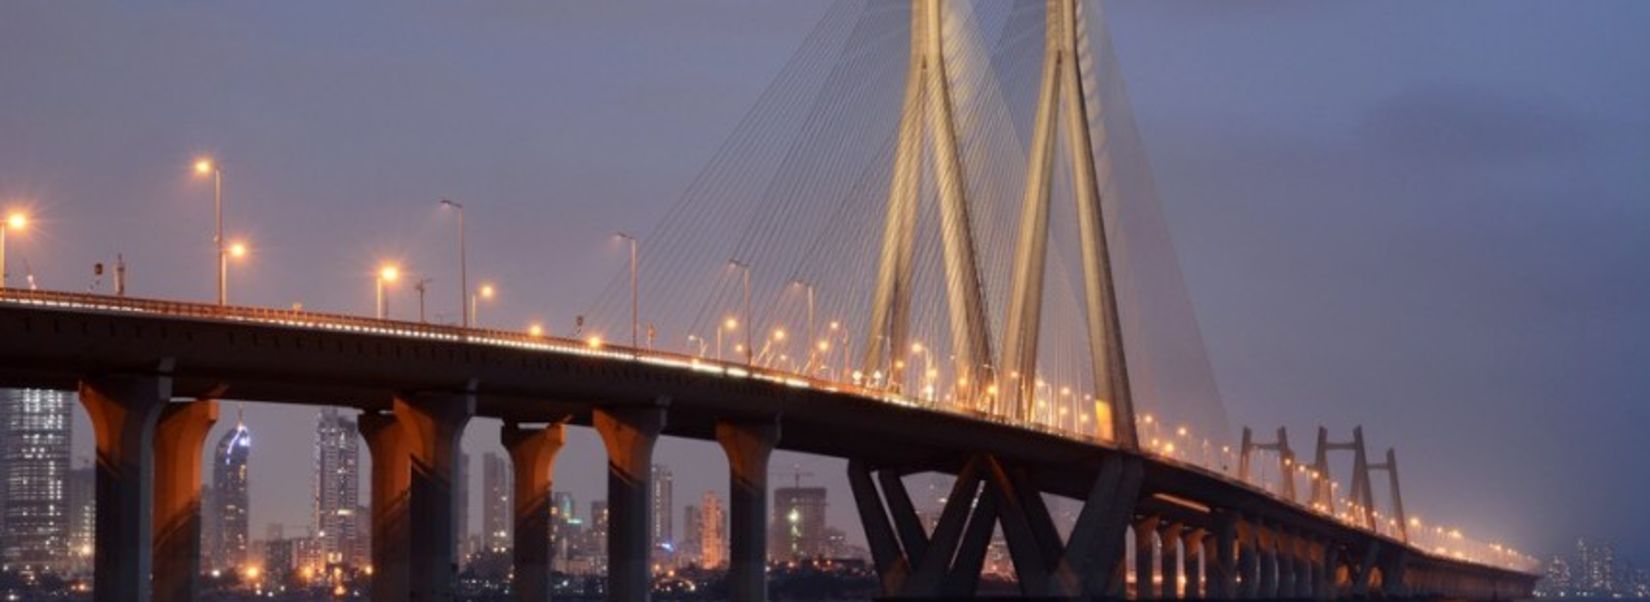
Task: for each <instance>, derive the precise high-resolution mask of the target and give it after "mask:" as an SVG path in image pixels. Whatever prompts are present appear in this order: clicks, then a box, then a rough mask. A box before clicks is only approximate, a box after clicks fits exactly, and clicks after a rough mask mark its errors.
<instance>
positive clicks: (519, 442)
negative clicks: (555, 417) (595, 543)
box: [499, 422, 567, 602]
mask: <svg viewBox="0 0 1650 602" xmlns="http://www.w3.org/2000/svg"><path fill="white" fill-rule="evenodd" d="M566 437H567V427H566V426H565V425H562V424H559V423H557V424H551V425H548V426H542V427H524V426H522V425H520V424H518V423H514V422H511V423H506V424H505V425H504V428H503V429H501V430H500V431H499V439H501V440H502V442H503V443H504V449H505V450H507V451H509V452H510V466H511V468H512V470H513V472H514V476H515V482H516V485H515V495H516V499H515V506H514V509H513V512H514V514H515V515H514V517H513V518H514V519H515V535H514V538H515V539H514V541H515V547H514V549H513V551H512V552H511V554H512V556H513V560H514V561H515V575H514V577H513V578H512V579H511V582H510V589H511V591H512V592H514V596H515V600H516V601H517V602H547V601H548V600H549V599H550V504H551V503H552V500H551V498H550V492H551V485H552V483H554V481H555V470H556V454H557V453H558V452H560V451H561V447H562V444H563V443H565V442H566V440H567V439H566Z"/></svg>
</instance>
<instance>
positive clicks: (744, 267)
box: [728, 259, 755, 366]
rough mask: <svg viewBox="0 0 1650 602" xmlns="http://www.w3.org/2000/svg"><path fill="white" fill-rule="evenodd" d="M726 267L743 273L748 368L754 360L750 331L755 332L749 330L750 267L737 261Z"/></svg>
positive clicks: (732, 261)
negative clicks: (731, 267) (737, 269)
mask: <svg viewBox="0 0 1650 602" xmlns="http://www.w3.org/2000/svg"><path fill="white" fill-rule="evenodd" d="M728 265H731V266H733V267H736V268H739V270H740V271H741V272H743V273H744V283H745V284H744V288H745V365H746V366H749V365H751V362H752V361H753V360H754V359H755V358H754V357H753V356H752V355H751V331H753V330H755V328H751V325H750V323H751V266H750V264H748V263H745V262H742V261H739V260H737V259H729V260H728Z"/></svg>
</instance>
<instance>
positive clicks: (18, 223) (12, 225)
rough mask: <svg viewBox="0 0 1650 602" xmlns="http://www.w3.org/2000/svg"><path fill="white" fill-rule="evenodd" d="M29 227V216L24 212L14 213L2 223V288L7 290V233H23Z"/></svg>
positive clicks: (0, 262) (0, 282) (0, 248)
mask: <svg viewBox="0 0 1650 602" xmlns="http://www.w3.org/2000/svg"><path fill="white" fill-rule="evenodd" d="M28 227H29V216H28V215H26V214H24V213H23V212H22V211H13V212H11V213H10V214H8V215H7V216H6V221H5V223H0V288H6V232H7V231H10V230H15V231H17V232H19V233H21V232H22V231H23V230H24V229H27V228H28Z"/></svg>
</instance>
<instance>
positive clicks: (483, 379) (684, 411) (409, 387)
mask: <svg viewBox="0 0 1650 602" xmlns="http://www.w3.org/2000/svg"><path fill="white" fill-rule="evenodd" d="M0 386H5V387H39V388H50V389H60V390H78V391H80V393H81V398H82V403H83V404H84V405H85V406H86V407H87V410H88V412H89V413H90V414H91V415H92V416H93V422H94V427H95V430H96V431H97V433H96V435H97V437H96V438H97V442H98V457H99V462H98V474H97V479H98V485H97V492H98V493H97V495H98V506H99V508H100V509H103V508H111V509H116V511H115V512H105V511H100V512H99V513H98V522H97V527H96V530H97V538H98V544H97V555H96V560H95V563H94V564H95V569H94V570H95V578H96V581H95V584H96V587H95V597H96V599H98V600H139V599H145V598H146V596H143V595H142V594H143V593H144V592H145V591H146V590H147V589H149V587H146V586H150V581H149V579H146V578H145V577H147V576H148V575H150V574H152V575H153V583H152V588H153V591H154V598H155V599H160V600H189V599H193V598H194V597H195V595H196V586H195V583H194V582H195V576H196V575H198V573H199V547H198V546H199V535H198V534H199V516H198V513H199V505H198V499H199V489H200V466H199V463H200V456H201V453H200V452H201V445H202V444H203V443H204V438H205V434H206V431H207V430H208V429H209V427H210V426H211V423H212V420H214V419H215V418H216V405H215V404H216V402H215V400H216V399H219V398H231V399H238V400H248V401H262V402H274V403H290V404H305V405H335V406H350V407H356V408H359V409H361V410H363V411H364V412H366V414H364V415H363V416H362V418H361V421H360V422H361V428H362V431H363V435H364V436H365V437H366V439H367V441H368V447H369V449H370V450H371V453H372V454H373V456H372V457H373V468H374V475H373V477H372V482H373V494H372V500H373V509H372V512H373V514H374V516H373V529H374V533H373V535H374V537H373V539H372V541H373V548H374V549H373V559H374V566H375V571H374V574H373V580H374V591H375V595H374V599H377V600H400V599H420V600H445V599H450V597H451V591H450V587H451V586H450V582H451V577H452V565H451V562H450V561H448V560H447V559H450V558H451V557H452V554H453V540H452V535H451V512H452V510H451V508H452V500H451V491H450V486H449V483H450V478H451V470H452V456H453V454H454V452H455V450H456V445H457V440H458V439H457V437H458V435H460V434H461V433H462V431H463V425H464V423H465V421H467V420H468V418H469V417H470V416H488V417H496V418H500V419H503V420H504V421H505V422H506V428H505V434H504V439H505V441H504V443H505V445H506V447H507V448H508V449H509V451H510V452H511V456H512V459H513V461H514V464H515V471H516V477H517V478H516V482H517V487H518V489H517V499H518V503H517V507H516V533H517V546H516V559H515V560H516V571H515V574H516V575H517V579H516V587H515V591H516V593H517V596H518V599H535V600H544V599H546V593H547V591H548V566H547V565H548V559H549V556H548V554H547V551H546V549H545V547H546V546H545V544H543V543H542V542H544V541H546V540H547V539H548V538H547V535H548V533H547V528H548V525H547V523H546V520H547V518H546V517H545V516H543V515H544V514H545V509H546V508H547V503H548V502H547V497H548V493H549V488H550V478H551V474H552V471H553V464H554V461H555V452H556V450H557V449H559V447H560V443H561V436H562V432H563V429H564V428H565V426H564V425H565V424H578V425H589V426H594V427H595V428H597V429H598V431H599V432H600V433H601V435H602V437H603V440H604V442H605V443H606V446H607V449H608V452H609V475H610V478H609V492H608V495H609V503H610V507H609V512H610V517H609V521H610V533H609V541H608V551H609V558H610V568H609V577H608V592H609V597H610V598H611V599H619V600H642V599H646V598H647V595H648V594H647V591H648V589H649V588H648V581H649V575H648V566H647V561H648V549H649V542H648V529H647V520H648V508H649V504H648V499H647V495H648V487H646V483H647V479H648V476H649V475H648V471H649V470H650V465H651V453H652V446H653V442H654V441H655V440H656V438H657V437H658V436H660V435H664V436H674V437H688V438H694V439H704V440H714V441H719V442H720V443H721V444H722V446H723V448H724V449H725V450H726V451H727V452H728V456H729V466H730V483H731V485H732V489H731V496H732V500H731V510H732V512H731V516H730V529H729V531H730V535H731V539H732V541H731V544H732V559H731V563H730V567H729V569H730V585H731V586H732V591H733V592H734V596H735V597H736V598H738V599H744V600H761V599H764V597H765V581H764V579H765V577H764V574H763V573H764V571H763V566H762V561H763V555H764V552H765V550H766V542H765V539H766V533H767V529H766V524H765V523H766V516H767V511H766V495H767V484H766V474H767V469H766V465H767V458H768V454H769V453H770V452H771V450H772V449H774V448H776V447H777V448H779V449H786V450H792V451H797V452H803V453H810V454H819V455H825V456H832V457H838V458H845V459H848V460H849V473H850V474H849V477H850V482H851V483H852V485H853V492H854V497H855V504H856V507H857V508H858V509H859V510H860V515H861V518H862V521H863V524H864V527H865V530H866V536H867V540H868V543H869V544H870V547H871V549H872V552H873V557H874V559H873V560H874V562H875V564H876V566H877V569H878V573H879V575H880V576H881V579H882V584H883V589H884V594H885V595H887V596H889V597H932V596H941V595H944V596H959V595H964V596H965V595H971V594H973V593H974V590H975V585H976V581H977V576H978V573H979V567H980V564H981V563H982V562H983V560H984V554H985V551H986V546H987V544H988V542H989V540H990V538H991V535H992V533H991V529H992V527H993V526H996V525H1000V526H1001V528H1002V532H1003V534H1004V536H1005V538H1006V540H1007V542H1008V544H1009V549H1010V553H1011V557H1012V560H1013V563H1014V566H1015V568H1016V572H1017V573H1018V574H1019V575H1020V579H1019V582H1020V587H1021V590H1022V593H1024V594H1026V595H1028V596H1052V597H1067V598H1082V597H1118V598H1121V597H1124V596H1129V597H1135V598H1140V599H1147V598H1175V597H1177V596H1178V597H1185V598H1315V599H1333V598H1342V597H1364V596H1383V597H1426V596H1447V597H1452V598H1471V599H1513V598H1524V597H1528V596H1529V595H1530V591H1531V588H1532V587H1533V585H1534V581H1535V579H1536V577H1535V576H1533V575H1529V574H1525V573H1522V572H1517V571H1512V570H1508V569H1501V568H1497V567H1492V566H1487V565H1481V564H1475V563H1470V562H1466V561H1462V560H1457V559H1452V558H1448V557H1444V556H1441V555H1435V554H1431V553H1428V552H1426V551H1424V550H1421V549H1418V548H1416V547H1413V546H1409V545H1406V544H1404V543H1403V542H1401V541H1398V540H1395V539H1393V538H1391V537H1387V536H1384V535H1380V534H1377V533H1374V532H1371V531H1368V530H1364V529H1359V528H1356V527H1354V526H1351V525H1348V524H1344V523H1342V522H1339V521H1336V520H1334V519H1333V518H1331V517H1329V516H1327V515H1325V514H1322V513H1319V512H1314V511H1311V510H1309V509H1307V508H1305V507H1303V506H1300V505H1297V504H1291V503H1286V502H1284V501H1283V500H1280V499H1279V498H1277V497H1275V496H1273V495H1271V494H1269V493H1267V492H1265V491H1262V490H1260V489H1257V488H1255V487H1253V486H1250V485H1248V484H1246V483H1243V482H1240V481H1237V480H1235V479H1232V478H1229V477H1227V476H1225V475H1222V474H1219V473H1215V472H1210V471H1207V470H1204V469H1202V468H1201V467H1197V466H1192V465H1188V464H1183V463H1180V462H1177V461H1173V460H1170V459H1166V458H1162V457H1158V456H1154V455H1150V454H1141V453H1138V452H1136V451H1131V450H1123V449H1118V448H1116V447H1113V446H1110V445H1107V444H1106V443H1104V442H1102V441H1100V440H1098V439H1094V440H1084V439H1080V438H1073V437H1071V436H1069V434H1056V433H1054V432H1052V431H1049V432H1044V431H1039V430H1036V429H1034V428H1028V427H1025V426H1020V425H1010V424H1006V423H1003V422H1000V421H997V420H994V419H992V418H990V417H987V416H985V415H971V414H966V413H959V412H957V411H951V410H944V409H939V408H934V407H927V406H925V405H924V404H922V403H919V402H914V401H912V400H909V399H905V398H900V397H897V396H893V395H890V394H887V393H884V392H881V391H875V390H868V389H860V388H855V387H852V386H844V385H842V384H840V383H833V382H826V381H819V380H813V379H808V378H803V377H800V376H797V375H794V374H788V373H781V372H775V371H769V370H763V369H760V368H754V369H753V368H747V367H745V366H742V365H739V364H727V363H717V362H711V361H705V360H699V359H695V358H692V357H689V356H683V355H677V354H672V353H665V352H658V351H637V350H631V349H627V348H621V347H614V346H600V347H593V346H591V345H589V344H587V343H585V342H582V341H576V340H569V339H561V338H554V337H538V336H531V335H527V334H523V333H514V332H504V331H492V330H479V329H470V330H465V329H460V328H456V327H449V326H440V325H429V324H419V323H408V322H395V321H384V320H372V319H364V318H358V317H351V316H340V315H326V314H317V313H310V312H299V311H285V310H270V309H260V308H247V307H219V306H214V305H205V304H194V303H179V302H171V301H157V300H140V299H132V298H115V297H106V296H95V295H79V294H66V293H49V292H39V291H22V290H16V289H7V290H0ZM174 400H186V401H182V402H179V401H174ZM189 400H196V401H189ZM150 458H152V460H151V459H150ZM921 471H939V472H944V473H950V474H955V475H958V480H957V485H956V488H955V489H954V490H953V492H952V494H951V495H950V496H948V499H949V500H951V502H950V504H949V505H948V506H947V507H946V508H945V510H944V512H943V514H942V517H941V519H940V521H939V524H938V525H937V526H935V527H934V528H933V529H932V532H929V530H928V529H925V528H924V527H923V526H922V525H921V524H920V521H919V520H918V518H917V516H916V514H915V512H914V511H913V510H912V507H911V503H910V498H909V496H908V494H907V493H906V491H905V490H904V487H903V485H901V484H900V482H899V479H898V477H899V476H900V475H903V474H910V473H914V472H921ZM1037 492H1046V493H1050V494H1055V495H1060V496H1064V497H1068V498H1072V499H1075V500H1079V501H1082V502H1084V509H1083V510H1082V512H1081V514H1080V515H1079V517H1078V520H1077V524H1076V526H1075V527H1074V529H1073V530H1072V534H1071V535H1070V537H1069V538H1068V539H1066V540H1065V541H1061V538H1060V536H1059V535H1058V533H1057V531H1056V529H1055V528H1054V525H1053V522H1052V520H1051V518H1050V516H1049V513H1048V511H1047V509H1046V508H1045V507H1044V506H1043V502H1042V500H1041V498H1040V497H1039V496H1038V495H1037ZM145 514H148V515H151V516H152V517H153V520H152V532H151V528H149V525H145V524H143V523H145V522H149V521H133V520H129V519H130V517H132V516H143V515H145ZM415 526H416V527H415ZM1128 537H1133V541H1134V544H1135V549H1136V550H1147V551H1148V552H1147V553H1141V554H1134V567H1133V569H1134V570H1133V573H1134V578H1133V579H1132V580H1131V579H1130V578H1129V577H1128V576H1126V574H1127V572H1128V571H1126V570H1125V567H1124V564H1125V548H1126V544H1125V538H1128ZM535 542H539V543H535ZM1154 546H1155V549H1157V550H1159V551H1158V552H1157V553H1155V554H1154V553H1151V552H1150V550H1153V549H1154ZM1181 557H1184V560H1183V561H1180V559H1181ZM151 559H152V562H151ZM1163 584H1169V585H1170V587H1168V588H1165V587H1163ZM111 585H113V586H115V587H109V586H111Z"/></svg>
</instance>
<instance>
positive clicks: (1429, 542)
mask: <svg viewBox="0 0 1650 602" xmlns="http://www.w3.org/2000/svg"><path fill="white" fill-rule="evenodd" d="M1141 423H1142V424H1143V425H1144V426H1145V427H1146V430H1147V431H1148V437H1150V438H1149V439H1148V440H1147V444H1146V447H1145V451H1146V452H1147V453H1150V454H1152V455H1155V456H1158V457H1162V458H1166V459H1170V460H1174V461H1178V462H1186V463H1190V464H1194V465H1197V466H1201V467H1202V468H1204V469H1205V470H1209V471H1211V472H1216V473H1220V474H1224V475H1226V476H1228V477H1232V478H1235V476H1236V475H1235V474H1233V472H1232V471H1233V467H1235V466H1236V464H1237V460H1238V459H1237V457H1236V455H1235V452H1234V451H1233V450H1232V448H1231V446H1221V448H1220V450H1221V459H1222V460H1223V461H1224V462H1223V463H1222V464H1221V465H1219V466H1214V465H1211V459H1210V457H1209V453H1208V452H1209V450H1210V445H1209V442H1208V440H1203V441H1202V446H1201V447H1202V449H1203V450H1204V453H1203V454H1201V458H1194V457H1192V456H1191V455H1190V450H1188V447H1189V446H1187V445H1185V442H1186V441H1188V440H1193V438H1192V436H1191V435H1192V434H1191V432H1190V429H1188V428H1187V427H1185V426H1179V427H1176V428H1175V429H1174V435H1173V436H1172V437H1168V436H1162V435H1159V434H1157V431H1158V429H1159V427H1160V426H1161V425H1160V422H1159V421H1158V420H1156V418H1155V417H1154V416H1152V415H1151V414H1146V415H1143V416H1141ZM1176 441H1181V442H1182V445H1176V443H1175V442H1176ZM1262 466H1264V464H1263V465H1262ZM1293 466H1294V468H1292V469H1290V472H1291V473H1292V474H1289V475H1287V478H1295V475H1297V474H1298V475H1300V476H1301V477H1303V478H1306V479H1307V480H1308V481H1317V480H1321V479H1322V478H1323V475H1322V474H1320V473H1319V472H1318V471H1316V470H1313V469H1311V468H1310V467H1308V466H1306V465H1304V464H1294V465H1293ZM1265 476H1266V475H1265V473H1257V474H1255V475H1252V476H1251V478H1250V479H1249V480H1248V484H1249V485H1252V486H1254V487H1256V488H1259V489H1261V490H1262V491H1265V492H1267V493H1268V494H1270V493H1272V489H1271V485H1272V483H1271V482H1270V480H1268V479H1266V478H1265ZM1280 476H1284V475H1280ZM1329 487H1330V491H1331V493H1330V495H1331V496H1332V499H1334V500H1336V502H1337V503H1336V507H1337V508H1339V509H1340V510H1341V511H1340V512H1336V513H1334V514H1333V515H1332V518H1334V519H1336V520H1337V521H1340V522H1341V523H1343V524H1346V525H1348V526H1352V527H1358V528H1365V529H1369V530H1371V531H1375V532H1377V533H1381V534H1384V535H1387V536H1392V537H1396V536H1398V535H1399V530H1398V523H1397V519H1396V518H1394V517H1387V516H1383V515H1382V514H1381V513H1380V511H1378V510H1374V509H1371V510H1370V514H1371V515H1373V516H1374V517H1375V519H1376V520H1375V524H1374V525H1372V526H1371V525H1366V524H1365V523H1364V518H1363V507H1362V506H1361V505H1360V504H1359V503H1357V502H1356V501H1355V500H1352V499H1350V498H1348V497H1342V496H1339V495H1338V491H1339V489H1340V483H1337V482H1333V481H1331V482H1330V483H1329ZM1293 503H1295V504H1297V505H1301V506H1303V507H1306V508H1308V509H1310V510H1312V511H1314V512H1317V513H1319V514H1325V515H1328V514H1330V508H1328V507H1326V506H1325V505H1323V504H1318V503H1301V502H1298V501H1295V502H1293ZM1408 526H1409V536H1410V538H1411V539H1412V541H1413V542H1414V543H1415V544H1416V545H1417V546H1419V547H1421V548H1422V549H1425V550H1428V551H1431V552H1432V553H1434V554H1437V555H1439V556H1445V557H1449V558H1455V559H1458V560H1468V561H1473V562H1489V563H1494V564H1497V565H1500V566H1506V567H1509V568H1513V569H1517V570H1531V569H1532V568H1534V567H1536V566H1538V565H1539V561H1537V560H1536V559H1534V558H1532V557H1530V556H1528V555H1525V554H1523V553H1520V552H1519V551H1517V550H1515V549H1513V548H1510V547H1507V546H1504V545H1501V544H1497V543H1481V542H1476V541H1473V540H1471V539H1469V538H1467V537H1466V536H1465V535H1464V534H1462V532H1461V530H1460V529H1458V528H1452V527H1445V526H1441V525H1432V526H1431V527H1430V528H1427V525H1424V524H1423V523H1422V521H1421V519H1420V518H1419V517H1409V519H1408Z"/></svg>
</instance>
